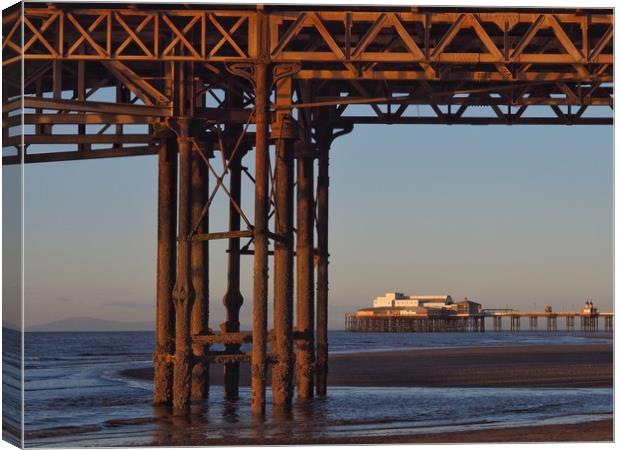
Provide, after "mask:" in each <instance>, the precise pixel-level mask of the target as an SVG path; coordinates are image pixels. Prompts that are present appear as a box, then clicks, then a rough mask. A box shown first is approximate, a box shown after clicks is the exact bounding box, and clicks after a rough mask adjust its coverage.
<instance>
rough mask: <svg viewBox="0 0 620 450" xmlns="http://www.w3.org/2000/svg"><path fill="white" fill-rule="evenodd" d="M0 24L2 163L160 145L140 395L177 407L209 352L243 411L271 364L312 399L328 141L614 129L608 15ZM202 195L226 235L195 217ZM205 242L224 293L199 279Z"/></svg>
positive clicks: (220, 12) (288, 390)
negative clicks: (216, 252) (433, 128)
mask: <svg viewBox="0 0 620 450" xmlns="http://www.w3.org/2000/svg"><path fill="white" fill-rule="evenodd" d="M22 6H24V7H23V9H22ZM3 25H4V26H3V36H2V48H3V54H2V68H3V69H2V70H3V100H2V106H3V108H2V113H3V123H2V127H3V128H2V131H3V158H2V160H3V164H5V165H19V164H34V163H54V164H62V162H65V161H85V160H93V164H96V162H95V160H97V159H100V158H121V157H140V156H149V155H150V156H154V157H156V158H157V160H158V181H157V186H158V197H157V221H158V223H157V243H156V245H157V273H156V274H153V276H154V283H155V284H156V287H157V290H156V299H153V307H154V308H155V309H156V345H155V348H154V353H153V362H154V365H155V378H154V394H153V402H154V403H155V404H157V405H167V406H170V407H171V408H172V411H173V412H174V414H177V415H186V414H189V412H190V404H191V402H192V401H197V402H200V401H205V400H206V399H207V398H208V397H209V367H210V366H211V365H213V364H223V365H224V367H225V385H224V395H225V396H226V398H229V399H234V398H236V397H237V396H238V395H239V365H240V364H251V367H252V371H251V372H252V383H251V385H252V386H251V389H252V400H251V404H252V406H251V409H252V412H253V413H254V414H257V415H263V414H265V409H266V389H267V388H266V386H267V375H268V368H269V366H271V369H272V370H271V374H272V380H271V385H272V394H273V395H272V399H273V400H272V401H273V404H274V406H276V407H283V408H290V407H291V404H292V400H293V398H294V397H295V395H296V397H297V398H299V399H303V400H308V399H311V398H313V397H314V396H315V395H317V396H324V395H326V393H327V373H328V345H329V344H328V341H327V319H328V303H329V290H328V286H329V282H328V267H329V258H330V253H329V240H328V229H329V223H328V222H329V206H328V205H329V185H330V178H329V177H330V175H329V158H330V148H331V146H332V143H333V142H334V140H335V139H337V138H338V137H341V136H343V135H345V134H347V133H350V132H352V130H353V128H354V127H355V126H356V125H358V124H367V125H368V124H377V125H382V124H410V125H414V124H417V125H449V124H461V125H466V124H467V125H537V126H538V125H611V124H612V122H613V112H612V110H611V106H612V104H613V97H612V93H613V84H612V83H613V49H612V37H613V11H612V10H602V9H596V10H588V9H579V10H577V9H570V8H567V9H522V8H519V9H510V8H501V9H497V10H494V9H484V8H460V7H459V8H410V7H385V8H383V7H381V8H379V7H353V6H335V5H334V6H330V7H325V8H321V7H320V6H314V7H309V6H302V5H295V6H287V5H270V6H255V5H248V6H241V5H224V4H218V5H210V4H197V3H192V4H165V3H158V4H156V5H149V4H130V3H114V4H111V3H110V4H108V3H57V4H56V3H54V2H46V3H26V4H25V5H23V4H18V5H17V6H14V7H11V8H7V9H5V10H4V11H3ZM95 99H97V100H95ZM352 105H356V106H359V105H365V106H366V108H362V109H355V108H350V107H351V106H352ZM532 106H533V107H532ZM416 108H417V113H412V111H413V110H416ZM351 109H355V111H351ZM541 110H542V111H541ZM592 110H595V111H594V112H592ZM601 111H602V112H601ZM16 130H17V131H16ZM413 130H414V128H412V133H413V136H415V132H414V131H413ZM386 142H387V141H386ZM497 145H498V146H501V142H498V143H497ZM350 150H351V154H350V155H351V156H350V157H351V158H355V157H356V156H355V155H356V154H355V149H350ZM381 150H385V152H382V153H380V154H379V153H378V157H381V158H389V145H386V148H385V149H381ZM429 151H432V150H429ZM584 151H587V149H584ZM394 163H395V164H396V163H397V161H395V162H394ZM111 176H113V174H111ZM246 186H250V187H251V190H252V195H251V196H250V198H242V192H244V190H243V189H242V188H243V187H246ZM79 188H80V187H79V186H76V189H79ZM245 192H247V190H246V191H245ZM216 196H218V198H220V197H222V198H224V201H225V202H226V204H227V206H228V217H227V219H228V221H227V222H228V224H227V226H225V227H224V229H213V226H212V224H210V221H209V215H210V208H211V205H212V204H213V202H214V198H215V197H216ZM110 213H111V214H113V213H114V211H111V212H110ZM128 220H131V218H128ZM380 235H381V230H376V233H375V234H374V235H373V236H369V238H377V237H379V236H380ZM94 238H96V237H94ZM412 239H416V237H415V236H412ZM215 240H224V241H226V242H227V245H228V250H227V262H226V269H227V271H226V273H227V289H226V293H225V295H224V296H223V298H214V297H212V296H211V294H210V291H209V283H210V280H209V267H210V266H211V265H212V264H213V260H212V259H211V255H210V252H211V251H212V249H210V246H209V243H210V242H212V241H215ZM242 257H249V258H252V271H251V273H249V274H248V273H242V270H241V267H242V265H241V263H240V261H241V258H242ZM270 258H271V260H272V265H271V267H270ZM270 270H272V272H273V273H270ZM155 275H156V280H155ZM242 277H250V278H251V280H252V288H251V290H250V291H249V292H241V288H240V286H241V285H242V284H241V282H240V280H241V279H242ZM270 300H272V302H271V303H270ZM214 302H218V303H220V302H221V303H223V304H224V306H225V310H226V312H225V317H214V316H213V314H212V311H211V309H210V305H212V304H214ZM242 308H245V309H246V310H249V311H251V317H252V329H251V331H250V332H248V333H243V332H241V330H240V323H239V322H240V319H239V318H240V311H241V309H242ZM269 308H271V309H272V312H273V327H272V329H268V321H267V318H268V310H269ZM599 316H600V315H597V316H594V317H583V316H580V317H581V327H582V329H585V328H587V329H588V330H589V331H592V330H596V329H598V317H599ZM486 317H493V318H494V320H497V321H496V322H494V328H496V329H497V328H499V329H501V319H502V317H503V316H502V315H496V316H488V315H486V314H469V313H467V314H465V315H463V316H457V317H449V318H443V317H433V318H427V319H419V318H413V317H412V318H400V319H399V318H391V317H390V318H388V317H386V318H380V319H375V318H372V319H361V320H359V319H358V318H355V319H354V318H350V317H349V318H348V321H347V324H348V325H347V326H348V329H350V330H353V329H355V330H359V331H362V330H367V329H372V330H376V331H400V330H402V331H422V330H425V331H443V330H450V331H476V332H480V331H484V319H485V318H486ZM509 317H511V319H510V320H511V327H512V328H513V329H516V330H518V329H519V327H520V316H515V315H514V314H513V315H512V316H510V315H509ZM525 317H529V316H525ZM540 317H546V318H547V320H548V328H549V327H551V328H554V327H556V328H557V321H556V319H557V317H561V315H558V314H554V315H553V316H550V315H549V316H544V315H542V316H540V315H537V316H536V320H537V319H538V318H540ZM575 317H577V316H576V315H575ZM349 319H350V320H349ZM611 324H612V322H611V319H610V320H609V321H608V320H607V318H606V321H605V329H606V330H607V329H611V326H612V325H611ZM556 328H554V329H556ZM250 342H251V343H252V350H251V352H243V351H242V350H241V345H242V344H244V343H250ZM216 344H218V345H223V347H224V349H223V350H217V351H216V350H214V349H213V347H214V346H215V345H216Z"/></svg>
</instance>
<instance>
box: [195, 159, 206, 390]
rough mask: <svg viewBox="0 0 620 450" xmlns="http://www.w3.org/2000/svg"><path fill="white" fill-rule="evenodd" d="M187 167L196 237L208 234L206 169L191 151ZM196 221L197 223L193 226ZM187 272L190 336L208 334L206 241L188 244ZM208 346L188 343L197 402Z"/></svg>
mask: <svg viewBox="0 0 620 450" xmlns="http://www.w3.org/2000/svg"><path fill="white" fill-rule="evenodd" d="M191 158H192V167H191V172H192V173H191V179H192V180H191V185H192V192H191V205H192V206H191V221H192V222H191V223H192V229H195V230H196V231H197V232H198V233H200V235H202V236H204V235H207V234H208V232H209V213H208V211H207V214H204V215H203V214H202V208H203V206H204V203H205V200H206V197H207V193H208V191H209V170H208V169H207V167H206V165H205V164H204V163H203V161H202V160H201V157H200V155H199V154H198V152H197V151H193V152H192V156H191ZM197 222H199V223H197ZM191 264H192V268H191V272H192V286H193V288H194V293H195V298H194V304H193V305H192V317H191V320H192V325H191V329H192V336H196V335H202V334H206V333H207V332H208V331H209V240H208V239H200V240H199V239H193V238H192V241H191ZM208 351H209V346H208V345H206V344H203V343H200V342H195V341H192V354H193V358H194V361H195V363H194V365H193V367H192V399H193V400H201V399H204V398H207V397H208V396H209V364H208V362H205V361H204V360H203V356H204V355H205V354H206V353H207V352H208Z"/></svg>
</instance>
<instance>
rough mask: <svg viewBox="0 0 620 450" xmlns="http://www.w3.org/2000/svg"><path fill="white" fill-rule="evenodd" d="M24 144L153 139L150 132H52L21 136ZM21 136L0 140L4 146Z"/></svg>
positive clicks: (142, 140) (126, 141)
mask: <svg viewBox="0 0 620 450" xmlns="http://www.w3.org/2000/svg"><path fill="white" fill-rule="evenodd" d="M23 139H24V144H26V145H28V144H47V145H51V144H109V143H115V144H147V143H149V142H152V141H153V137H152V136H151V135H150V134H121V135H116V134H87V135H83V136H80V135H73V134H54V135H32V134H26V135H24V136H23ZM21 142H22V136H12V137H9V138H7V139H5V140H3V141H2V145H3V146H4V147H8V146H15V145H20V144H21Z"/></svg>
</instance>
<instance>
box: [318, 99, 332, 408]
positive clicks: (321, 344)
mask: <svg viewBox="0 0 620 450" xmlns="http://www.w3.org/2000/svg"><path fill="white" fill-rule="evenodd" d="M317 127H318V153H319V154H318V160H319V165H318V171H319V173H318V177H317V192H316V197H317V198H316V203H317V205H316V206H317V227H316V228H317V241H318V242H317V244H318V245H317V246H318V258H317V260H318V264H317V282H316V333H317V334H316V393H317V395H318V396H321V397H323V396H325V395H327V370H328V361H327V356H328V342H327V312H328V289H329V287H328V263H329V261H328V258H329V249H328V231H329V226H328V217H329V147H330V144H331V134H332V129H331V123H330V114H329V110H328V109H327V108H321V110H320V111H319V122H318V124H317Z"/></svg>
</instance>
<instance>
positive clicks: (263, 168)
mask: <svg viewBox="0 0 620 450" xmlns="http://www.w3.org/2000/svg"><path fill="white" fill-rule="evenodd" d="M263 22H264V20H261V24H260V25H261V26H260V27H259V28H261V29H263V28H265V27H266V24H265V23H263ZM263 31H265V32H266V30H263ZM259 34H261V35H262V33H259ZM255 88H256V95H255V105H256V151H255V158H256V159H255V170H256V183H255V191H254V236H253V237H254V282H253V284H254V285H253V297H254V298H253V302H254V303H253V307H252V318H253V319H252V412H253V413H255V414H265V381H266V375H267V296H268V288H269V287H268V276H269V266H268V260H267V258H268V250H269V245H268V240H267V239H268V235H267V234H268V229H267V225H268V221H269V216H268V214H269V176H270V175H269V143H268V138H269V91H270V89H269V74H268V66H267V64H265V63H263V62H259V63H257V64H256V73H255Z"/></svg>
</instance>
